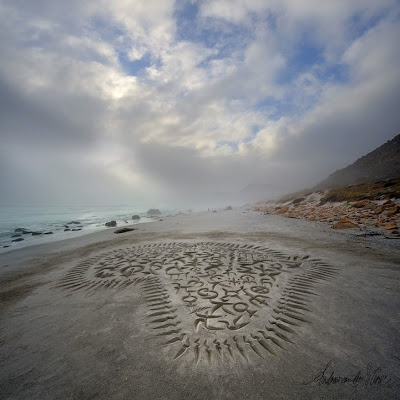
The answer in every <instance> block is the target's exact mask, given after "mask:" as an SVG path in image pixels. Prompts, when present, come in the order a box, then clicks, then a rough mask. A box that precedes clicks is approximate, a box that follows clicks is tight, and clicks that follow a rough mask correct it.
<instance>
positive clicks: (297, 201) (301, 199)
mask: <svg viewBox="0 0 400 400" xmlns="http://www.w3.org/2000/svg"><path fill="white" fill-rule="evenodd" d="M303 200H304V197H298V198H297V199H294V200H293V201H292V204H298V203H301V202H302V201H303Z"/></svg>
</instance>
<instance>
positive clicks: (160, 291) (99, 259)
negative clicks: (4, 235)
mask: <svg viewBox="0 0 400 400" xmlns="http://www.w3.org/2000/svg"><path fill="white" fill-rule="evenodd" d="M135 228H139V229H138V230H135V231H132V232H127V233H123V234H120V235H116V234H114V230H115V229H112V228H111V229H109V230H106V231H102V232H97V233H94V234H90V235H86V236H83V237H79V238H76V239H69V240H65V241H61V242H55V243H50V244H44V245H39V246H35V247H29V248H24V249H21V250H15V251H10V252H8V253H5V254H2V255H1V256H0V257H1V258H0V296H1V307H0V398H1V399H97V398H100V399H310V398H315V399H322V398H324V399H344V398H345V399H347V398H349V399H378V398H379V399H381V398H382V399H383V398H384V399H392V398H393V399H394V398H399V394H400V385H399V383H400V378H399V372H400V345H399V340H398V338H399V337H400V334H399V333H400V332H399V330H400V313H399V310H400V296H399V291H400V276H399V269H400V250H399V249H400V245H399V243H398V242H399V240H391V241H385V239H380V238H376V237H371V238H364V237H358V236H357V233H356V232H335V231H333V230H332V229H330V228H329V227H327V226H325V225H323V224H321V223H316V222H308V221H304V220H293V219H285V218H282V217H280V216H274V215H266V216H263V215H260V214H259V213H257V212H253V211H246V210H245V209H242V208H238V209H234V210H232V211H223V210H219V211H218V212H217V213H208V212H203V213H193V214H190V215H178V216H173V217H168V218H163V221H155V222H151V223H145V224H140V225H136V226H135Z"/></svg>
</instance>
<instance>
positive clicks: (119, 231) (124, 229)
mask: <svg viewBox="0 0 400 400" xmlns="http://www.w3.org/2000/svg"><path fill="white" fill-rule="evenodd" d="M134 230H135V229H133V228H120V229H117V230H116V231H114V233H125V232H131V231H134Z"/></svg>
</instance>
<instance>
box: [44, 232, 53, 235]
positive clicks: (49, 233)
mask: <svg viewBox="0 0 400 400" xmlns="http://www.w3.org/2000/svg"><path fill="white" fill-rule="evenodd" d="M52 234H53V232H45V233H44V234H43V235H52Z"/></svg>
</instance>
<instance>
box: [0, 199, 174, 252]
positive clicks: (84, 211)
mask: <svg viewBox="0 0 400 400" xmlns="http://www.w3.org/2000/svg"><path fill="white" fill-rule="evenodd" d="M147 210H148V208H144V207H141V206H128V205H122V206H121V205H119V206H95V207H93V206H90V207H88V206H64V207H60V206H43V205H42V206H4V205H3V206H0V253H3V252H6V251H9V250H13V249H18V248H22V247H26V246H32V245H36V244H41V243H48V242H54V241H58V240H63V239H68V238H72V237H77V236H81V235H85V234H88V233H92V232H96V231H99V230H103V229H112V228H107V227H106V226H105V225H104V224H105V223H106V222H108V221H112V220H114V221H116V222H117V227H122V226H126V225H128V224H139V223H143V222H148V221H152V220H154V219H155V218H156V217H153V218H152V217H149V216H148V215H147ZM160 211H162V215H165V214H171V213H174V211H173V210H160ZM135 214H137V215H139V216H140V220H132V216H133V215H135ZM50 232H51V233H50Z"/></svg>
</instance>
